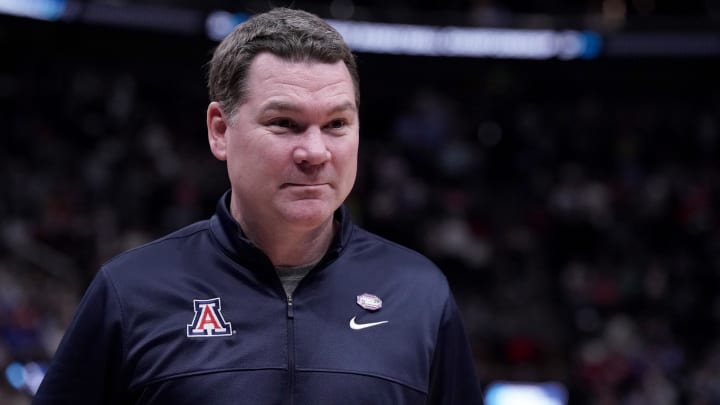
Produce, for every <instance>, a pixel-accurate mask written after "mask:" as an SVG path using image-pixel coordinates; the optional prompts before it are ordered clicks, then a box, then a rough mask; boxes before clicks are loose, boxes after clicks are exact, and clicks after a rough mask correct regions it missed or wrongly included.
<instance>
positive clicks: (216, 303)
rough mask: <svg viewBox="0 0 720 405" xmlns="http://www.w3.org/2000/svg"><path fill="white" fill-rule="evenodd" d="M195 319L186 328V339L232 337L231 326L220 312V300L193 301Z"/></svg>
mask: <svg viewBox="0 0 720 405" xmlns="http://www.w3.org/2000/svg"><path fill="white" fill-rule="evenodd" d="M193 307H194V309H195V317H194V318H193V321H192V323H191V324H190V325H188V326H187V336H188V337H206V336H232V333H233V331H232V325H231V324H230V322H225V319H224V318H223V316H222V312H220V310H221V309H222V308H221V305H220V298H211V299H209V300H193Z"/></svg>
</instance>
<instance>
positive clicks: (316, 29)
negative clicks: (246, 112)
mask: <svg viewBox="0 0 720 405" xmlns="http://www.w3.org/2000/svg"><path fill="white" fill-rule="evenodd" d="M262 52H269V53H271V54H273V55H275V56H278V57H280V58H283V59H287V60H290V61H293V62H302V61H307V60H313V61H319V62H323V63H335V62H338V61H343V62H344V63H345V66H346V67H347V69H348V71H349V72H350V77H351V78H352V81H353V86H354V87H355V103H356V104H357V106H358V107H359V105H360V87H359V85H360V83H359V82H360V80H359V76H358V71H357V64H356V62H355V56H354V55H353V54H352V51H351V50H350V48H349V47H348V45H347V44H346V43H345V40H343V38H342V36H341V35H340V34H339V33H338V32H337V31H336V30H335V29H334V28H333V27H331V26H330V25H329V24H328V23H327V22H325V21H324V20H323V19H321V18H320V17H318V16H316V15H315V14H311V13H308V12H306V11H302V10H293V9H288V8H275V9H273V10H270V11H268V12H265V13H262V14H257V15H255V16H253V17H251V18H250V19H248V20H247V21H245V22H243V23H242V24H239V25H238V26H237V27H235V29H233V31H232V32H231V33H230V34H229V35H228V36H227V37H225V39H223V40H222V42H220V44H219V45H218V46H217V48H215V52H214V53H213V56H212V59H211V60H210V62H209V69H208V91H209V95H210V100H211V101H218V102H219V103H220V106H221V107H222V109H223V111H225V112H226V113H229V114H231V115H232V114H233V113H234V111H235V108H236V107H237V106H238V105H240V104H241V103H243V102H244V101H245V97H246V95H247V73H248V69H249V68H250V64H251V63H252V61H253V59H254V58H255V56H256V55H258V54H259V53H262Z"/></svg>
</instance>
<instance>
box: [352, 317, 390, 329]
mask: <svg viewBox="0 0 720 405" xmlns="http://www.w3.org/2000/svg"><path fill="white" fill-rule="evenodd" d="M355 318H356V317H355V316H353V317H352V319H351V320H350V329H354V330H360V329H365V328H372V327H373V326H378V325H382V324H384V323H388V322H390V321H380V322H370V323H356V322H355Z"/></svg>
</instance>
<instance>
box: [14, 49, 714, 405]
mask: <svg viewBox="0 0 720 405" xmlns="http://www.w3.org/2000/svg"><path fill="white" fill-rule="evenodd" d="M18 52H20V51H18ZM118 60H122V56H120V57H118V59H111V60H103V58H98V59H90V60H82V59H77V60H75V59H73V58H71V57H68V58H66V59H57V58H54V57H53V58H47V59H39V60H38V59H36V60H27V61H18V62H17V63H15V64H11V65H5V66H3V67H2V68H0V128H1V131H2V136H1V140H0V142H1V143H0V145H1V146H0V184H2V185H3V188H4V192H2V193H0V369H2V370H3V372H4V373H5V370H7V369H8V368H9V367H8V366H10V365H13V364H24V365H27V364H28V363H30V364H40V365H42V364H43V363H46V362H47V361H48V360H49V359H50V358H51V357H52V354H53V351H54V349H55V347H56V346H57V344H58V342H59V339H60V338H61V336H62V333H63V331H64V328H65V327H66V326H67V324H68V322H69V321H70V319H71V316H72V314H73V311H74V309H75V307H76V305H77V303H78V301H79V299H80V297H81V295H82V292H83V290H84V288H85V287H86V286H87V283H88V282H89V281H90V280H91V279H92V277H93V275H94V273H95V271H96V270H97V269H98V267H99V266H100V265H101V264H102V263H103V262H104V261H105V260H107V259H109V258H110V257H112V256H113V255H115V254H117V253H119V252H121V251H123V250H125V249H128V248H130V247H133V246H137V245H139V244H142V243H144V242H146V241H149V240H151V239H153V238H156V237H159V236H161V235H163V234H165V233H167V232H170V231H172V230H175V229H177V228H180V227H182V226H184V225H187V224H189V223H191V222H194V221H197V220H201V219H204V218H206V217H208V216H209V215H211V214H212V212H213V210H214V206H215V203H216V200H217V198H218V197H219V196H220V194H221V193H222V192H223V191H224V190H225V189H226V188H227V187H228V183H227V180H226V175H225V172H224V167H223V165H222V164H221V163H220V162H217V161H215V160H213V158H212V156H211V155H210V153H209V151H208V148H207V143H206V136H205V129H204V113H205V106H206V102H207V98H206V95H205V92H204V87H203V72H202V68H201V64H202V63H203V62H204V61H199V62H198V63H195V64H192V63H188V64H185V65H183V64H177V63H169V62H162V61H161V60H160V59H156V60H152V61H147V60H145V61H140V60H136V59H131V60H129V61H127V62H126V63H119V62H118ZM707 63H710V64H711V65H713V66H715V68H717V65H718V63H717V61H710V62H708V61H694V62H691V63H688V64H686V65H682V66H680V65H679V64H672V63H671V64H669V65H668V66H666V67H663V65H662V62H661V61H660V62H658V61H635V62H634V61H622V62H607V61H606V62H560V61H549V62H522V61H519V62H512V63H510V62H501V61H497V62H495V61H482V62H478V61H468V60H453V61H445V62H443V61H437V60H434V61H430V60H428V59H423V58H410V57H406V58H402V57H389V56H388V57H381V56H369V55H360V68H361V75H362V78H363V84H362V86H363V89H362V90H363V101H362V105H361V153H360V159H361V161H360V175H359V179H358V182H357V186H356V188H355V190H354V192H353V194H352V195H351V197H350V199H349V201H348V205H349V207H350V209H351V211H352V212H353V216H354V218H355V220H356V221H357V222H358V223H359V224H360V225H362V226H364V227H365V228H367V229H369V230H371V231H374V232H377V233H379V234H381V235H383V236H385V237H387V238H388V239H391V240H394V241H397V242H399V243H402V244H405V245H407V246H410V247H412V248H414V249H416V250H419V251H421V252H422V253H424V254H426V255H428V256H429V257H430V258H432V259H433V260H434V261H435V262H436V263H438V265H440V267H441V268H442V269H443V271H445V272H446V274H447V276H448V279H449V280H450V282H451V285H452V286H453V288H454V290H455V292H456V296H457V299H458V301H459V304H460V306H461V308H462V310H463V313H464V315H465V319H466V326H467V329H468V332H469V335H470V339H471V341H472V344H473V348H474V353H475V356H476V360H477V366H478V370H479V372H480V376H481V379H482V383H483V384H484V385H487V384H489V383H491V382H492V381H497V380H505V381H536V382H543V381H557V382H560V383H562V384H563V385H564V386H565V387H566V388H567V389H568V393H569V398H570V404H597V405H606V404H607V405H609V404H628V405H637V404H654V405H665V404H668V405H669V404H693V405H711V404H720V339H718V336H720V335H719V332H720V288H718V286H720V253H719V252H720V227H718V216H717V214H716V213H717V212H718V205H719V204H720V194H719V193H720V165H719V164H720V160H719V157H720V156H718V154H719V153H720V149H719V147H720V127H719V125H720V122H718V119H719V117H720V87H718V84H717V82H715V84H713V82H712V75H713V74H712V72H713V71H717V70H716V69H713V68H707V69H698V66H705V65H706V64H707ZM541 64H542V65H541ZM670 65H672V66H670ZM388 66H393V67H388ZM663 69H664V70H663ZM648 72H654V73H652V74H650V73H648ZM5 374H7V378H4V377H3V379H2V381H0V402H1V403H3V404H25V403H28V398H30V395H29V394H28V392H31V391H32V384H30V385H26V386H25V387H24V388H23V387H20V388H19V389H16V388H14V387H13V386H12V385H13V384H12V381H13V378H11V376H10V374H11V373H5ZM23 390H24V391H25V392H23Z"/></svg>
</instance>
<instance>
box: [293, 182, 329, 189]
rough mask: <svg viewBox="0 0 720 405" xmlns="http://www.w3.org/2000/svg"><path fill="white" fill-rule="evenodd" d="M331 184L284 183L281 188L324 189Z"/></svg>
mask: <svg viewBox="0 0 720 405" xmlns="http://www.w3.org/2000/svg"><path fill="white" fill-rule="evenodd" d="M329 185H330V183H284V184H283V185H282V186H281V188H289V187H307V188H317V187H323V186H329Z"/></svg>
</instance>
